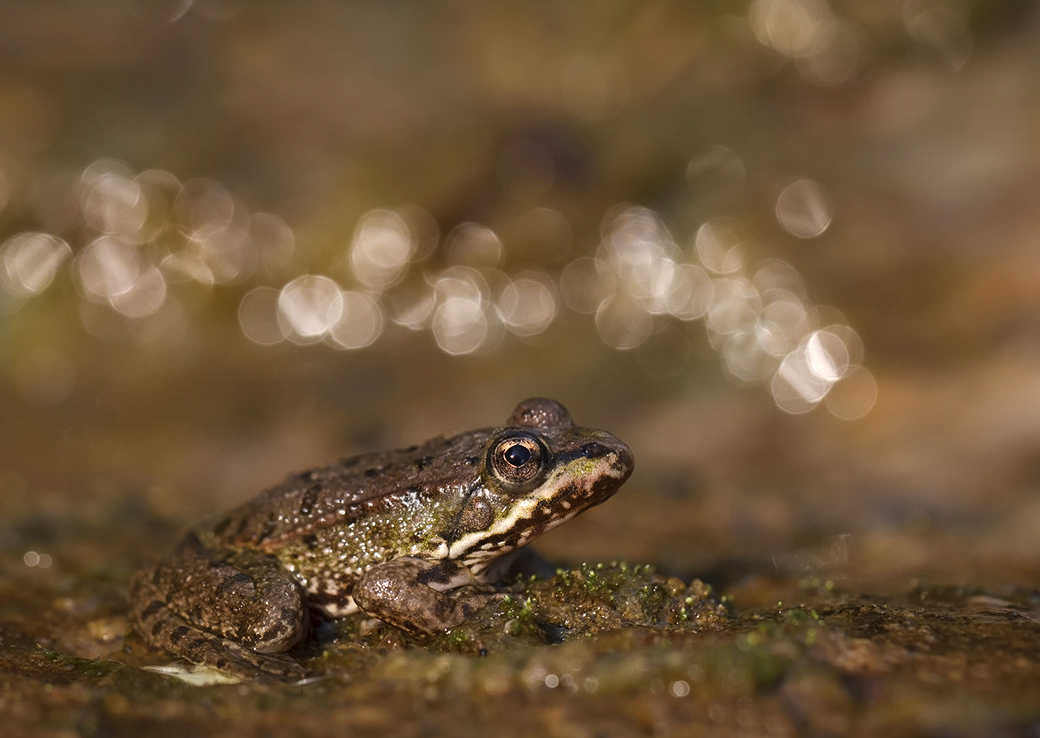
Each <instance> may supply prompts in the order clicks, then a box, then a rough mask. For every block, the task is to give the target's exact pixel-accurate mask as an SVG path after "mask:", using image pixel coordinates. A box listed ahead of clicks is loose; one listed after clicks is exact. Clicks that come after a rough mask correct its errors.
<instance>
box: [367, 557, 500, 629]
mask: <svg viewBox="0 0 1040 738" xmlns="http://www.w3.org/2000/svg"><path fill="white" fill-rule="evenodd" d="M475 584H476V583H475V582H474V581H473V577H472V575H471V574H470V572H469V571H468V570H466V569H464V568H462V567H458V566H456V565H455V564H453V563H452V562H439V563H438V562H430V561H424V560H423V559H418V558H411V557H402V558H399V559H394V560H393V561H388V562H387V563H385V564H380V565H379V566H375V567H372V568H371V569H369V570H368V571H367V572H366V573H365V575H364V576H362V577H361V579H360V580H358V582H357V584H355V585H354V592H353V596H354V602H356V603H357V606H358V607H359V608H361V610H363V611H364V612H365V613H367V614H368V615H371V616H372V617H375V618H379V619H380V620H383V621H385V622H387V623H390V624H391V625H395V626H397V627H398V628H401V629H402V630H407V631H411V632H413V633H424V634H428V635H430V634H434V633H438V632H441V631H444V630H447V629H448V628H454V627H455V626H457V625H460V624H462V623H463V622H465V621H466V620H468V619H469V618H470V617H471V616H472V615H473V613H475V612H476V611H477V610H478V609H480V608H481V607H483V606H484V605H486V604H487V603H488V602H489V601H490V600H491V599H494V598H495V597H497V596H498V595H495V594H493V593H485V592H474V591H472V590H471V589H470V586H471V585H475ZM459 587H467V591H466V592H465V593H452V594H448V591H449V590H454V589H458V588H459Z"/></svg>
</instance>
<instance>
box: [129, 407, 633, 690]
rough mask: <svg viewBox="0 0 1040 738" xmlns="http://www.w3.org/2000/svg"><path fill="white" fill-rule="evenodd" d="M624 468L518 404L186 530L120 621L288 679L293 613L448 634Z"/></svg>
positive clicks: (589, 440)
mask: <svg viewBox="0 0 1040 738" xmlns="http://www.w3.org/2000/svg"><path fill="white" fill-rule="evenodd" d="M632 463H633V462H632V454H631V452H630V451H629V449H628V447H627V446H625V444H623V443H621V441H619V440H617V439H616V438H615V437H614V436H612V435H610V434H609V433H606V432H604V431H596V430H590V429H586V428H579V427H577V426H575V425H574V424H573V422H572V421H571V418H570V415H569V414H568V413H567V411H566V410H565V409H564V408H563V406H562V405H560V404H559V403H556V402H554V401H552V400H545V399H540V398H534V399H531V400H526V401H525V402H522V403H520V405H518V406H517V408H516V410H514V412H513V414H512V416H511V417H510V418H509V420H508V421H507V425H506V426H505V427H502V428H486V429H482V430H476V431H470V432H468V433H462V434H459V435H456V436H453V437H450V438H444V437H439V438H434V439H432V440H430V441H427V442H426V443H424V444H422V445H418V446H411V447H409V448H406V449H401V450H398V451H391V452H387V453H379V454H367V455H363V456H355V457H352V458H348V459H344V460H342V461H340V462H338V463H335V464H331V465H329V466H327V467H323V468H320V469H314V470H311V471H307V472H303V473H302V474H296V475H292V476H290V477H289V478H288V479H286V480H285V481H284V482H282V483H281V484H279V485H277V486H275V487H272V488H271V489H269V490H267V491H266V492H264V493H262V494H261V495H260V496H259V497H257V498H256V499H254V500H253V501H251V502H248V503H246V504H245V505H243V506H242V507H240V508H238V509H236V510H233V511H232V512H230V513H229V514H227V515H224V516H221V517H218V518H216V519H215V520H212V521H210V522H206V523H202V524H200V525H198V526H196V527H195V528H193V529H192V530H191V531H190V532H189V533H188V534H187V536H186V537H185V539H184V541H182V543H181V544H180V545H179V546H178V548H177V549H176V550H175V551H174V553H173V555H172V556H171V557H169V558H168V559H166V560H164V561H162V562H160V563H159V564H157V565H156V566H154V567H151V568H149V569H145V570H143V571H141V572H139V573H138V574H137V576H136V577H135V578H134V581H133V584H132V588H131V617H132V619H133V621H134V623H135V624H136V626H137V628H138V630H139V631H140V632H141V633H142V635H143V636H144V637H145V639H146V640H147V641H149V642H150V643H152V644H153V645H156V646H159V647H161V648H165V649H167V650H169V651H172V652H174V653H176V654H178V655H179V656H183V657H184V658H187V659H188V660H190V661H193V662H195V663H199V664H206V665H209V666H212V667H215V668H217V669H220V670H222V671H226V672H230V673H233V674H237V675H241V676H253V675H256V674H270V675H275V676H280V677H284V678H298V677H302V676H303V675H304V672H303V670H302V668H301V667H300V666H299V665H298V664H297V663H296V662H294V661H293V660H291V659H290V658H288V657H287V656H285V655H284V654H283V652H284V651H286V650H287V649H289V648H291V647H292V646H293V645H295V644H296V643H298V642H299V641H300V640H301V639H302V638H304V637H306V635H307V632H306V631H307V623H308V622H309V615H308V612H309V610H311V609H318V610H322V611H324V612H325V613H326V614H327V615H330V616H339V615H344V614H347V613H350V612H353V611H355V610H357V609H361V610H362V611H364V612H365V613H367V614H368V615H370V616H372V617H377V618H380V619H382V620H385V621H386V622H388V623H391V624H393V625H396V626H398V627H400V628H402V629H404V630H408V631H411V632H416V633H434V632H437V631H440V630H443V629H445V628H452V627H455V626H457V625H459V624H460V623H462V622H464V621H465V620H466V619H467V618H468V617H469V616H470V615H471V614H472V612H473V611H474V610H475V609H476V608H477V607H479V606H480V605H481V604H482V603H483V602H485V601H486V598H487V597H489V596H493V595H491V594H489V593H488V592H487V590H488V589H489V586H488V585H489V584H491V583H493V582H494V581H496V580H497V579H498V578H499V577H501V576H502V574H503V573H504V570H505V568H506V567H505V566H504V563H505V562H506V561H507V560H508V559H509V558H512V556H513V555H514V552H516V549H518V548H520V547H522V546H524V545H525V544H527V543H528V542H529V541H531V540H532V539H534V538H536V537H537V536H539V535H541V534H542V533H544V532H545V531H547V530H549V529H551V528H553V527H555V526H556V525H559V524H560V523H562V522H564V521H566V520H569V519H570V518H572V517H573V516H574V515H576V514H578V513H579V512H581V511H583V510H585V509H587V508H589V507H591V506H593V505H596V504H599V503H600V502H602V501H604V500H605V499H607V498H608V497H610V496H611V495H613V494H614V492H616V491H617V489H618V488H619V487H620V486H621V484H622V483H624V481H625V480H626V479H627V478H628V476H629V475H630V474H631V471H632Z"/></svg>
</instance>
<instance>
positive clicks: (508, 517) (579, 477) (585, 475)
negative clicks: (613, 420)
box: [447, 454, 623, 574]
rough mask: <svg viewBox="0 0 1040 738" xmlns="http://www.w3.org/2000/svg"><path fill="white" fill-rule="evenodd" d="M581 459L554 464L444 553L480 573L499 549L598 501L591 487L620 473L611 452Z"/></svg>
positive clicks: (519, 542)
mask: <svg viewBox="0 0 1040 738" xmlns="http://www.w3.org/2000/svg"><path fill="white" fill-rule="evenodd" d="M580 463H581V466H582V468H581V469H580V470H577V469H576V468H575V466H574V465H567V466H565V467H563V468H562V469H559V470H557V471H556V472H555V473H554V474H552V475H551V476H550V477H549V479H547V480H546V481H545V483H544V484H543V485H542V486H541V487H538V488H537V489H535V490H534V491H532V492H530V493H528V494H527V495H525V496H524V497H523V499H520V500H517V501H516V503H515V504H514V505H513V506H512V507H511V508H510V509H509V511H508V512H507V513H506V514H505V515H503V516H501V517H500V518H498V519H497V520H495V522H494V523H492V525H491V526H490V527H488V528H487V529H485V530H479V531H473V532H471V533H467V534H465V535H463V536H460V537H459V538H457V539H456V540H454V541H452V542H451V545H450V547H449V549H448V556H447V558H450V559H452V560H454V561H458V562H459V563H460V564H462V565H463V566H465V567H467V568H469V569H470V570H471V571H472V572H473V573H474V574H479V573H480V572H482V571H483V570H484V569H486V568H487V567H488V566H490V565H491V562H492V561H493V560H494V558H495V557H497V556H499V555H500V554H503V553H507V552H509V551H512V550H514V549H517V548H520V547H521V546H524V545H526V544H527V543H530V542H531V541H532V540H534V539H535V538H537V537H538V536H540V535H542V534H543V533H545V532H546V531H548V530H552V529H553V528H555V527H556V526H558V525H561V524H562V523H565V522H567V521H568V520H570V519H571V518H573V517H574V516H575V515H577V514H578V513H580V512H581V511H583V510H585V509H586V508H588V507H590V506H591V505H592V504H594V503H596V502H601V501H602V499H605V496H603V495H601V493H600V492H599V491H598V490H597V489H596V488H597V487H598V488H599V489H600V490H601V489H602V485H603V484H604V483H605V482H606V483H609V484H610V486H612V487H614V488H616V487H618V486H620V482H621V480H622V479H623V477H622V476H621V475H620V474H619V472H618V470H617V460H616V454H607V455H606V456H603V457H600V458H598V459H582V460H581V462H580ZM567 487H570V488H571V489H570V490H568V493H566V494H561V492H562V491H563V490H564V489H565V488H567ZM611 493H612V492H611ZM606 496H609V495H606ZM546 502H548V505H547V506H546V505H545V504H544V503H546Z"/></svg>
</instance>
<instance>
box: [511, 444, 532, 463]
mask: <svg viewBox="0 0 1040 738" xmlns="http://www.w3.org/2000/svg"><path fill="white" fill-rule="evenodd" d="M505 459H506V461H508V462H509V463H510V464H512V465H513V466H516V467H520V466H523V465H524V464H526V463H527V462H528V461H530V460H531V449H529V448H527V447H526V446H523V445H521V444H519V443H518V444H516V445H514V446H510V447H509V450H508V451H506V453H505Z"/></svg>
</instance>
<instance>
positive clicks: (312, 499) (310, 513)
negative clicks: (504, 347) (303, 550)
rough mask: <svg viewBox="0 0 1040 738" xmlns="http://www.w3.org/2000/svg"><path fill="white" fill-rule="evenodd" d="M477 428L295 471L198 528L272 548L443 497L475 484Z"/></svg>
mask: <svg viewBox="0 0 1040 738" xmlns="http://www.w3.org/2000/svg"><path fill="white" fill-rule="evenodd" d="M494 432H495V429H482V430H477V431H471V432H469V433H463V434H460V435H457V436H451V437H443V436H441V437H438V438H433V439H430V440H429V441H426V442H425V443H423V444H420V445H415V446H409V447H408V448H404V449H399V450H396V451H387V452H382V453H372V454H361V455H359V456H352V457H348V458H345V459H342V460H341V461H338V462H336V463H333V464H329V465H328V466H324V467H319V468H316V469H310V470H308V471H305V472H301V473H298V474H292V475H290V476H289V477H287V478H286V479H285V480H284V481H283V482H281V483H280V484H277V485H275V486H274V487H271V488H269V489H267V490H266V491H264V492H262V493H261V494H260V495H259V496H257V497H256V498H254V499H253V500H250V501H249V502H247V503H245V504H244V505H242V506H241V507H238V508H236V509H234V510H232V511H231V512H229V513H226V514H224V515H222V516H220V517H218V518H216V519H213V520H210V521H207V522H205V523H203V524H201V525H200V526H198V527H197V528H196V529H195V531H196V533H198V534H199V536H200V537H201V538H202V539H203V540H206V541H209V542H212V543H214V544H225V545H239V546H250V547H257V548H276V547H277V546H278V545H279V544H280V543H281V542H284V541H285V540H286V539H288V538H292V537H298V536H301V535H307V534H308V533H312V532H314V531H316V530H320V529H323V528H329V527H332V526H341V525H349V524H350V522H351V521H352V520H355V519H358V518H361V517H371V516H372V515H376V514H378V513H379V512H380V508H382V507H389V506H393V505H395V504H400V503H401V502H402V500H406V499H408V500H413V501H416V500H424V499H428V498H431V497H434V496H444V494H445V492H447V491H449V490H450V489H451V488H455V487H465V486H469V485H471V484H472V483H473V482H474V481H476V479H477V476H478V474H479V470H480V466H481V461H482V457H483V454H484V452H485V448H484V447H485V445H486V444H487V441H488V439H489V438H490V437H491V436H492V435H493V433H494Z"/></svg>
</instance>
